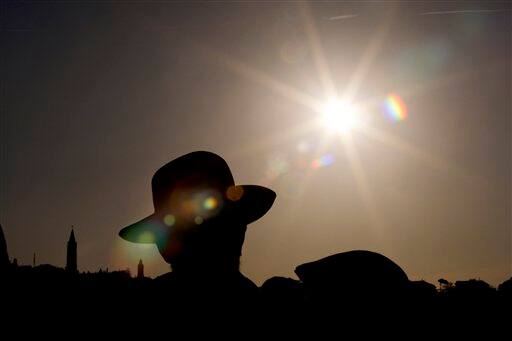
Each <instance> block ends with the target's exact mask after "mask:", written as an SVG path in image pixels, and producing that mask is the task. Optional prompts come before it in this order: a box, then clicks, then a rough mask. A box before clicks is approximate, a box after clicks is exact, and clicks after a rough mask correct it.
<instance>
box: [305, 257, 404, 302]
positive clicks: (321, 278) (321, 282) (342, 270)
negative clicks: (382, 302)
mask: <svg viewBox="0 0 512 341" xmlns="http://www.w3.org/2000/svg"><path fill="white" fill-rule="evenodd" d="M295 273H296V274H297V276H299V278H300V280H301V281H302V282H303V284H304V288H305V290H306V295H307V296H308V298H309V299H310V300H313V301H323V302H327V301H328V302H336V301H340V300H343V301H345V302H348V301H354V302H355V301H358V302H360V301H361V300H371V301H374V300H376V299H395V298H396V295H398V294H400V293H403V292H404V291H405V289H406V288H407V287H408V285H409V279H408V278H407V275H406V273H405V272H404V271H403V270H402V269H401V268H400V267H399V266H398V265H397V264H396V263H394V262H393V261H392V260H390V259H389V258H387V257H385V256H383V255H381V254H378V253H375V252H371V251H363V250H355V251H349V252H343V253H339V254H335V255H332V256H329V257H326V258H323V259H320V260H317V261H314V262H311V263H306V264H302V265H300V266H298V267H297V268H296V269H295Z"/></svg>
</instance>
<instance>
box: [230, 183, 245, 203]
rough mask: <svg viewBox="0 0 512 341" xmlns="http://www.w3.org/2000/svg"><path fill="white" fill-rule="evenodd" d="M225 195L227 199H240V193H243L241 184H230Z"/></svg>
mask: <svg viewBox="0 0 512 341" xmlns="http://www.w3.org/2000/svg"><path fill="white" fill-rule="evenodd" d="M226 195H227V197H228V199H229V200H231V201H237V200H240V198H241V197H242V195H244V189H243V188H242V186H230V187H229V188H228V190H227V192H226Z"/></svg>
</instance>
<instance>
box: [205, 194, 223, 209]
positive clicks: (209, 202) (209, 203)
mask: <svg viewBox="0 0 512 341" xmlns="http://www.w3.org/2000/svg"><path fill="white" fill-rule="evenodd" d="M218 205H219V203H218V202H217V199H215V198H214V197H208V198H206V200H205V201H204V202H203V207H204V208H205V209H207V210H213V209H215V208H216V207H217V206H218Z"/></svg>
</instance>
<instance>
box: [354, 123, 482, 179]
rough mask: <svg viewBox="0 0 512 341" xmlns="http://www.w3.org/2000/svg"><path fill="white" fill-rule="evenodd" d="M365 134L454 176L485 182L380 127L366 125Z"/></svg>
mask: <svg viewBox="0 0 512 341" xmlns="http://www.w3.org/2000/svg"><path fill="white" fill-rule="evenodd" d="M364 133H365V136H367V137H369V138H371V139H374V140H375V141H377V142H380V143H383V144H385V145H386V146H388V147H392V148H394V149H395V150H398V151H400V152H402V153H404V154H406V155H408V156H410V157H412V158H414V159H416V160H419V161H421V162H423V163H424V164H425V165H426V166H428V167H431V168H432V169H435V170H439V171H445V172H448V173H450V174H452V175H454V176H458V177H461V178H464V179H466V180H468V181H471V182H473V183H474V182H479V183H481V184H485V182H484V180H483V179H481V178H480V177H478V176H477V175H475V174H471V173H470V172H468V171H467V170H465V169H464V168H462V167H460V166H457V165H455V164H453V163H451V162H449V161H447V160H445V159H443V158H441V157H439V156H436V155H433V154H431V153H429V152H427V151H424V150H422V149H420V148H418V147H416V146H414V145H412V144H410V143H408V142H406V141H404V140H403V139H401V138H399V137H396V136H393V135H391V134H388V133H386V132H384V131H382V130H380V129H377V128H372V127H366V129H365V132H364Z"/></svg>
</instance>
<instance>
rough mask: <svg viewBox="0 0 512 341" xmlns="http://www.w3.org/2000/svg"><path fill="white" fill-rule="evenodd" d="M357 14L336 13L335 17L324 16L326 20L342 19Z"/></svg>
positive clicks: (353, 16)
mask: <svg viewBox="0 0 512 341" xmlns="http://www.w3.org/2000/svg"><path fill="white" fill-rule="evenodd" d="M357 16H358V14H343V15H337V16H335V17H329V18H325V19H326V20H343V19H350V18H355V17H357Z"/></svg>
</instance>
